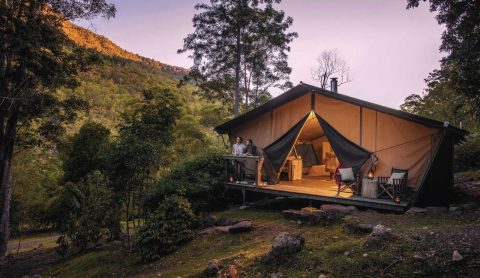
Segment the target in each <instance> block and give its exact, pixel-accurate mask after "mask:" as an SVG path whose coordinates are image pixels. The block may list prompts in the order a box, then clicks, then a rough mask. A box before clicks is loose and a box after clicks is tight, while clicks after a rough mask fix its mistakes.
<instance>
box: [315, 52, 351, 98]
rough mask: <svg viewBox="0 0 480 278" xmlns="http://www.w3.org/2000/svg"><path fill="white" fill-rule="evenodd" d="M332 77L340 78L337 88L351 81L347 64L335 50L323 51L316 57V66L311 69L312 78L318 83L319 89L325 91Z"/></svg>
mask: <svg viewBox="0 0 480 278" xmlns="http://www.w3.org/2000/svg"><path fill="white" fill-rule="evenodd" d="M332 77H337V78H340V80H339V82H338V86H340V85H342V84H345V83H348V82H351V81H352V78H351V74H350V68H349V67H348V65H347V62H345V61H344V60H343V59H342V58H341V57H340V55H339V54H338V52H337V51H336V50H325V51H322V53H320V55H319V56H318V57H317V65H316V66H315V67H313V68H312V78H313V79H314V80H317V81H318V82H319V83H320V88H322V89H327V86H328V81H329V80H330V78H332Z"/></svg>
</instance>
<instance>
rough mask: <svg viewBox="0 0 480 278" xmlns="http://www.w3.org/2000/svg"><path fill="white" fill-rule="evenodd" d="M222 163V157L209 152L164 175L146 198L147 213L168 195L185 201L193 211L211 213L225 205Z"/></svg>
mask: <svg viewBox="0 0 480 278" xmlns="http://www.w3.org/2000/svg"><path fill="white" fill-rule="evenodd" d="M224 175H225V173H224V162H223V159H222V153H221V152H219V151H210V152H207V153H205V154H202V155H199V156H197V157H195V158H193V159H191V160H188V161H184V162H181V163H180V164H177V165H176V166H174V167H173V168H172V170H171V171H170V172H169V173H167V174H165V175H163V176H162V177H161V178H160V179H159V181H158V182H157V183H156V184H155V185H154V186H153V188H152V189H151V190H150V192H149V193H148V195H147V197H146V198H145V201H144V205H145V207H146V209H147V211H154V210H155V209H156V208H157V207H158V204H159V203H160V202H161V201H162V200H163V199H165V198H167V197H168V196H171V195H180V196H184V197H185V198H187V199H188V201H189V202H190V203H191V204H192V208H193V210H194V211H201V210H212V209H218V208H221V207H224V206H225V205H226V203H227V202H226V201H225V196H224V187H223V182H224Z"/></svg>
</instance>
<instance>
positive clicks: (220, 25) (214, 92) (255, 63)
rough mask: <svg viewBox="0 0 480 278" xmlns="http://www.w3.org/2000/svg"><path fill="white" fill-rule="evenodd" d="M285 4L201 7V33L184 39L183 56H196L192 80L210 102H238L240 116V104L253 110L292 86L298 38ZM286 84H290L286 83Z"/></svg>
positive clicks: (237, 2) (271, 0) (260, 0)
mask: <svg viewBox="0 0 480 278" xmlns="http://www.w3.org/2000/svg"><path fill="white" fill-rule="evenodd" d="M278 3H280V0H210V3H209V4H197V5H196V6H195V9H196V10H198V11H200V12H199V13H198V14H196V15H195V16H194V17H193V26H194V27H195V31H194V32H193V33H191V34H189V35H188V36H187V37H186V38H185V39H184V44H183V48H182V49H180V50H178V52H179V53H184V52H187V51H192V52H193V53H192V56H191V57H192V58H193V62H194V65H193V67H192V68H191V71H190V74H189V75H188V76H187V77H186V80H193V81H195V82H196V83H197V85H198V86H199V88H200V89H201V90H202V92H203V93H204V95H205V96H206V97H207V98H211V97H216V98H217V99H220V100H222V101H223V102H224V103H231V102H232V100H233V112H234V114H235V116H238V115H239V113H240V102H241V101H242V92H243V99H244V100H245V106H246V107H248V103H249V102H248V101H249V98H250V96H253V97H254V102H255V103H256V99H257V98H258V95H259V94H260V93H263V94H265V93H266V91H267V89H268V88H269V87H272V86H280V87H285V86H291V83H289V82H288V75H289V74H290V72H291V69H290V68H289V67H288V64H287V52H288V51H290V48H289V46H288V45H289V43H290V42H291V41H292V40H293V39H294V38H295V37H297V34H296V33H294V32H290V33H287V32H286V31H287V29H288V28H289V27H290V26H291V25H292V23H293V19H292V18H291V17H285V13H284V12H283V11H277V10H275V9H274V4H278ZM281 81H284V83H281Z"/></svg>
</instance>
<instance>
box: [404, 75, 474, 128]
mask: <svg viewBox="0 0 480 278" xmlns="http://www.w3.org/2000/svg"><path fill="white" fill-rule="evenodd" d="M441 75H442V73H441V71H434V72H432V73H431V74H430V75H429V77H428V78H427V79H426V80H425V81H426V82H427V88H426V89H425V91H424V92H423V94H422V95H417V94H412V95H410V96H408V97H407V98H405V102H404V103H403V104H402V105H401V106H400V109H402V110H404V111H406V112H409V113H413V114H417V115H421V116H424V117H428V118H433V119H436V120H439V121H448V122H449V123H450V124H452V125H456V126H460V127H462V128H466V129H468V130H472V131H474V130H478V129H479V127H480V123H479V122H478V119H477V117H476V115H475V113H474V110H475V108H476V107H475V103H472V102H471V101H469V100H468V98H466V96H465V95H463V94H458V93H457V91H456V90H455V89H454V88H452V87H451V85H452V84H451V83H450V82H449V81H448V80H446V79H445V78H444V77H442V76H441Z"/></svg>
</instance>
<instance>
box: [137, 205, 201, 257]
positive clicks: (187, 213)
mask: <svg viewBox="0 0 480 278" xmlns="http://www.w3.org/2000/svg"><path fill="white" fill-rule="evenodd" d="M194 220H195V215H194V214H193V212H192V210H191V208H190V203H189V202H188V200H187V199H185V198H183V197H180V196H170V197H168V198H166V199H165V200H164V201H163V202H162V203H161V204H160V206H159V207H158V208H157V209H156V210H155V211H154V212H153V213H150V214H148V215H147V217H146V219H145V225H144V226H143V227H142V228H141V229H140V230H139V231H138V233H137V235H136V238H135V244H134V253H135V255H136V258H137V260H139V261H142V262H147V261H153V260H156V259H159V258H160V257H161V256H164V255H166V254H169V253H171V252H173V251H175V250H176V249H177V247H178V246H179V245H180V244H182V243H185V242H187V241H189V240H190V239H192V238H193V235H194V232H193V231H192V229H191V227H192V225H193V222H194Z"/></svg>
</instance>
